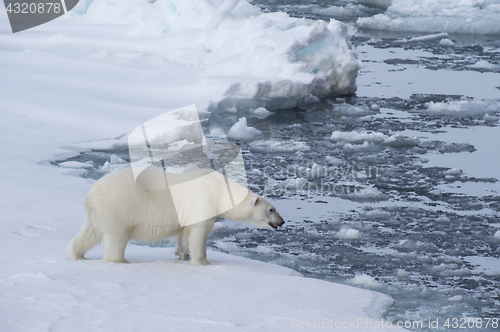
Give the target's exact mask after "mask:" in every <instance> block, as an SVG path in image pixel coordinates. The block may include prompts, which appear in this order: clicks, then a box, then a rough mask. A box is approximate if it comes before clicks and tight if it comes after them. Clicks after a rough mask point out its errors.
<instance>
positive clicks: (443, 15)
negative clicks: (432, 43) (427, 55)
mask: <svg viewBox="0 0 500 332" xmlns="http://www.w3.org/2000/svg"><path fill="white" fill-rule="evenodd" d="M499 15H500V4H499V3H498V1H496V0H393V1H392V3H391V5H390V6H389V8H388V9H387V11H386V12H385V13H384V14H378V15H375V16H373V17H361V18H359V19H358V21H357V24H358V26H359V27H361V28H367V29H377V30H394V31H412V32H430V33H438V32H447V33H464V34H480V35H499V34H500V21H499V20H498V16H499Z"/></svg>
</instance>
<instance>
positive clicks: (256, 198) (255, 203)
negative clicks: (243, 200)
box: [250, 196, 260, 206]
mask: <svg viewBox="0 0 500 332" xmlns="http://www.w3.org/2000/svg"><path fill="white" fill-rule="evenodd" d="M259 199H260V197H259V196H256V197H255V198H252V201H251V202H250V204H252V206H254V205H257V203H259Z"/></svg>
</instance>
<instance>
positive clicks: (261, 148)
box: [250, 140, 311, 153]
mask: <svg viewBox="0 0 500 332" xmlns="http://www.w3.org/2000/svg"><path fill="white" fill-rule="evenodd" d="M310 150H311V148H310V147H309V146H308V145H307V144H306V143H304V142H299V141H277V140H276V141H275V140H261V141H255V142H252V143H251V144H250V151H252V152H260V153H283V152H301V151H302V152H306V151H310Z"/></svg>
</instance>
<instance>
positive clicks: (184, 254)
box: [175, 227, 190, 261]
mask: <svg viewBox="0 0 500 332" xmlns="http://www.w3.org/2000/svg"><path fill="white" fill-rule="evenodd" d="M185 230H186V228H185V227H184V229H183V231H182V232H181V233H180V234H179V235H178V236H177V250H176V251H175V255H176V256H177V257H178V258H179V260H181V261H188V260H189V259H190V256H189V251H188V248H189V245H188V238H187V235H188V232H187V231H185Z"/></svg>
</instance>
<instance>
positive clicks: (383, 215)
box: [365, 209, 391, 220]
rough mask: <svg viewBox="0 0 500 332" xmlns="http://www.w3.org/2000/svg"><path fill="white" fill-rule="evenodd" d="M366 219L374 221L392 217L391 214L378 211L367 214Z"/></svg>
mask: <svg viewBox="0 0 500 332" xmlns="http://www.w3.org/2000/svg"><path fill="white" fill-rule="evenodd" d="M365 217H366V218H368V219H372V220H385V219H389V218H390V217H391V213H390V212H387V211H383V210H378V209H377V210H371V211H368V212H366V213H365Z"/></svg>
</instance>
